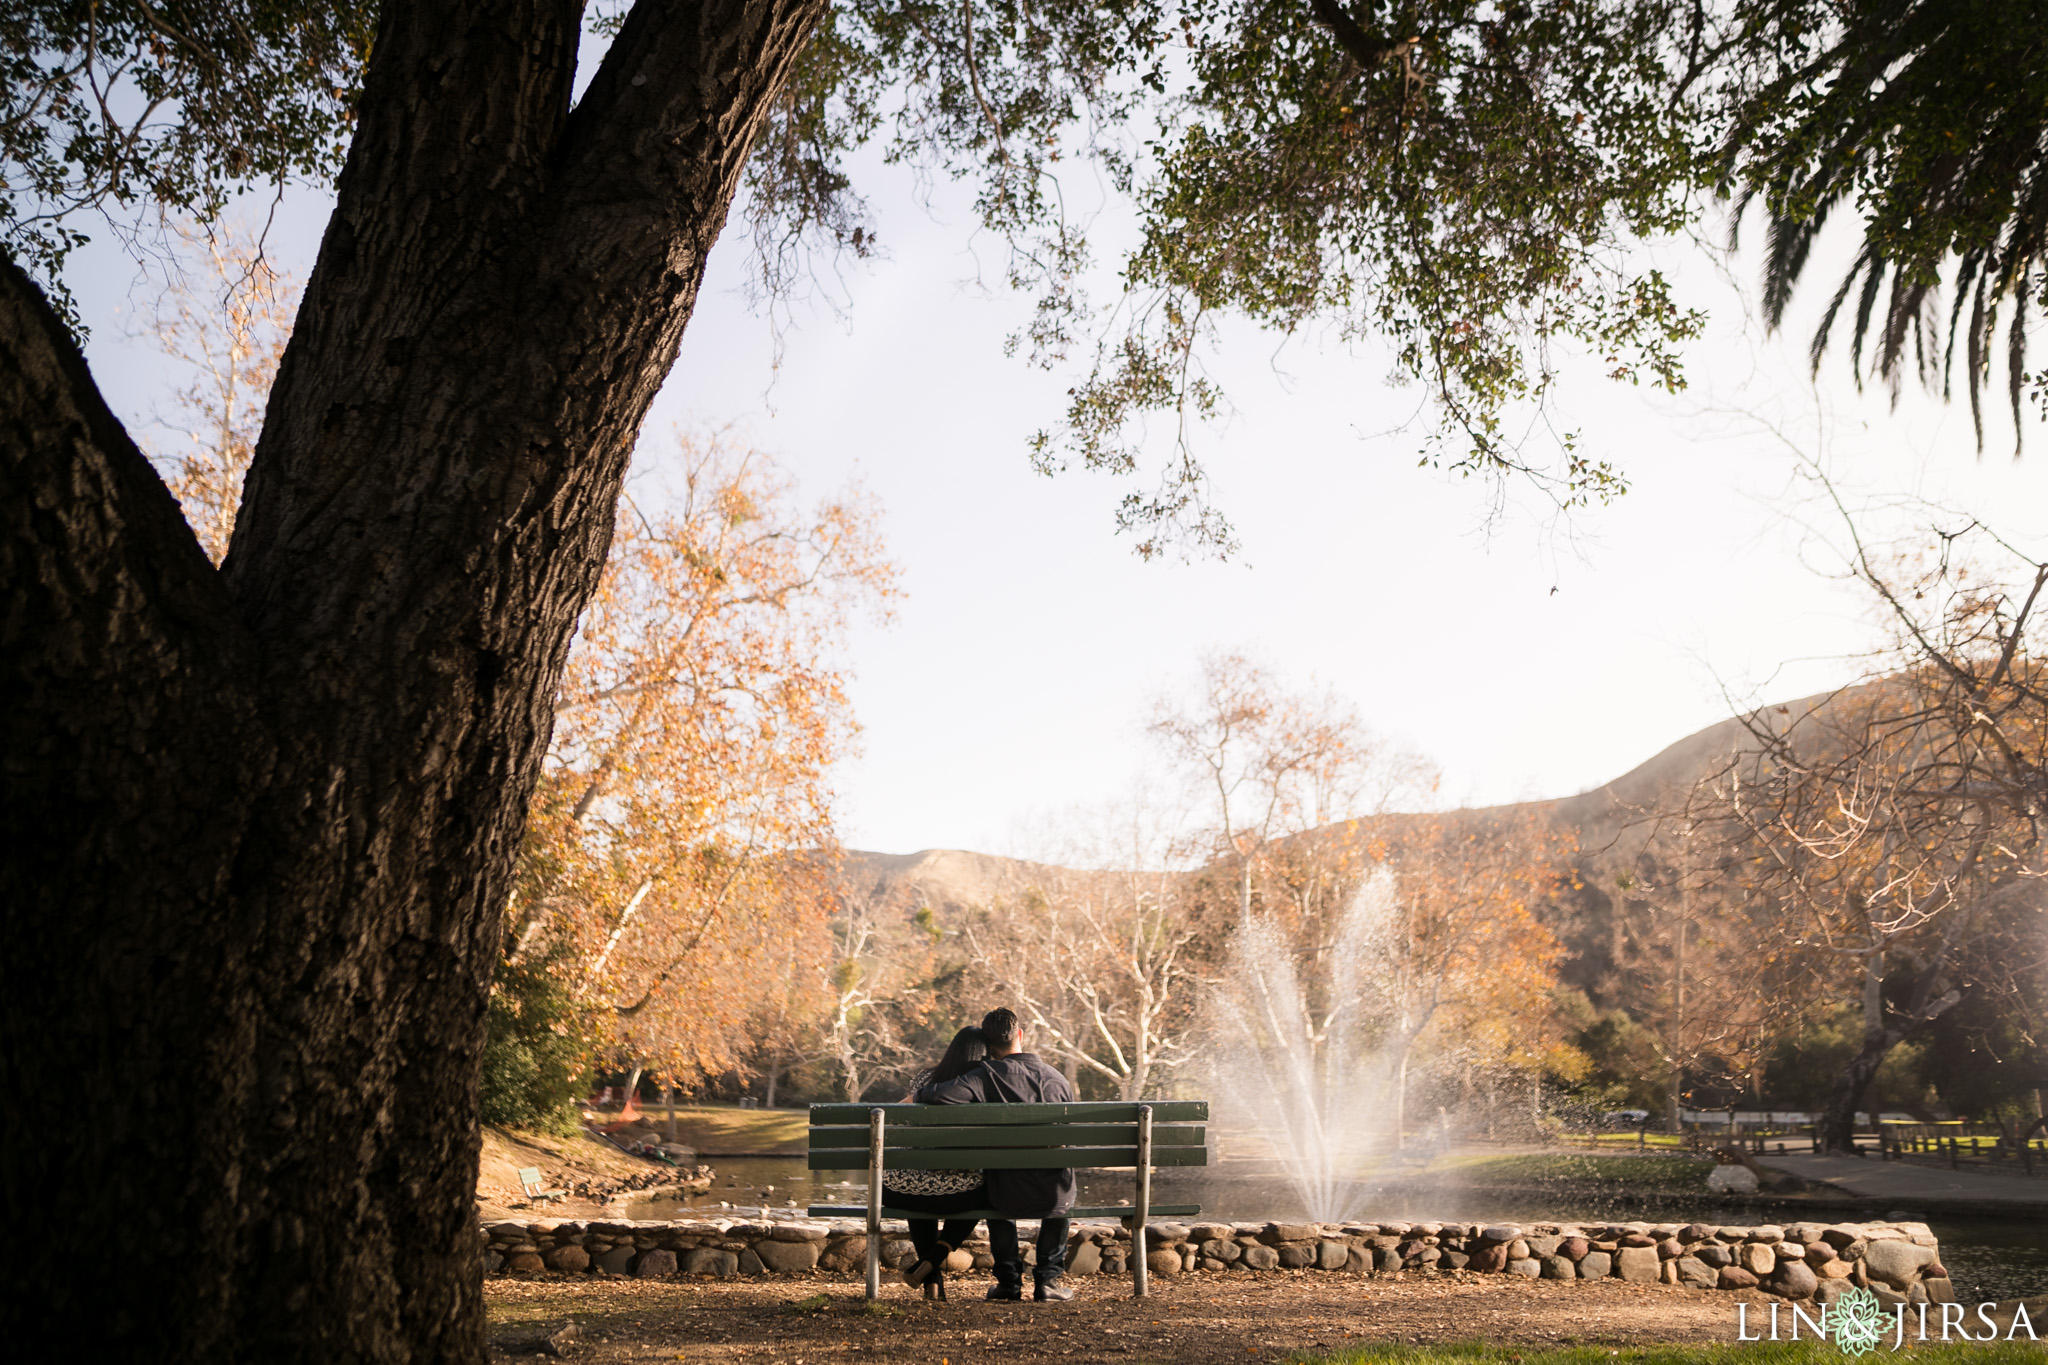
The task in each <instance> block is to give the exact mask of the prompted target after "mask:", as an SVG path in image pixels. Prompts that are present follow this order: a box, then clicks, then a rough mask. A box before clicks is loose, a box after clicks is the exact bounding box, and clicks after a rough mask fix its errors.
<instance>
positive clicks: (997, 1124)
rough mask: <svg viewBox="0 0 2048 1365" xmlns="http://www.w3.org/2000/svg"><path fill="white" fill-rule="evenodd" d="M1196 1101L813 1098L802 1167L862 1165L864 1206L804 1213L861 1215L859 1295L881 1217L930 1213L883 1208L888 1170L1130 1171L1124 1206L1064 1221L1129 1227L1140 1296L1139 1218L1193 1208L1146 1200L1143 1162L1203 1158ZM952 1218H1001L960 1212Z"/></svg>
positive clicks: (873, 1282) (878, 1278)
mask: <svg viewBox="0 0 2048 1365" xmlns="http://www.w3.org/2000/svg"><path fill="white" fill-rule="evenodd" d="M1208 1118H1209V1105H1208V1103H1207V1102H1206V1101H1204V1100H1154V1101H1153V1102H1151V1103H1149V1104H1130V1103H1124V1102H1121V1101H1110V1102H1091V1103H1078V1104H814V1105H812V1106H811V1135H810V1168H811V1169H812V1170H814V1171H862V1170H864V1171H866V1172H867V1173H868V1202H867V1203H866V1205H864V1206H863V1205H855V1204H847V1205H840V1204H813V1205H811V1207H810V1216H811V1217H813V1218H860V1217H865V1218H866V1219H867V1224H868V1297H869V1298H870V1299H872V1298H875V1297H876V1296H878V1295H879V1294H880V1293H881V1290H882V1259H881V1256H882V1220H883V1219H884V1218H929V1217H931V1216H932V1215H931V1214H928V1213H919V1212H917V1211H915V1210H911V1209H895V1208H890V1207H889V1206H888V1205H887V1203H886V1202H885V1201H886V1198H887V1193H886V1191H884V1190H883V1189H882V1172H883V1170H884V1169H886V1168H888V1167H894V1168H896V1169H898V1170H912V1171H951V1170H969V1171H972V1170H984V1171H986V1170H1006V1171H1057V1170H1062V1169H1064V1168H1066V1167H1070V1166H1072V1167H1080V1168H1087V1169H1093V1170H1102V1169H1110V1170H1120V1169H1124V1168H1129V1169H1130V1170H1132V1171H1134V1172H1135V1173H1136V1176H1135V1180H1134V1182H1133V1183H1134V1186H1135V1188H1134V1190H1133V1195H1134V1197H1133V1199H1132V1201H1131V1202H1130V1203H1128V1204H1112V1205H1107V1206H1104V1207H1099V1208H1095V1207H1077V1208H1073V1209H1069V1210H1068V1211H1067V1215H1066V1216H1067V1217H1069V1218H1120V1219H1122V1220H1123V1223H1124V1226H1125V1227H1127V1228H1129V1229H1131V1287H1132V1292H1133V1294H1136V1295H1143V1294H1144V1293H1145V1290H1146V1283H1145V1221H1146V1219H1148V1218H1151V1217H1155V1216H1157V1217H1162V1218H1192V1217H1194V1216H1195V1215H1196V1214H1198V1213H1200V1212H1201V1211H1202V1209H1201V1206H1200V1205H1199V1204H1170V1205H1155V1204H1153V1203H1152V1168H1153V1167H1155V1166H1206V1165H1208V1164H1209V1147H1208V1130H1207V1129H1206V1128H1204V1127H1203V1125H1204V1124H1205V1123H1206V1122H1207V1121H1208ZM951 1216H955V1217H961V1218H1008V1217H1010V1216H1011V1215H1009V1214H1006V1213H998V1212H997V1211H996V1210H994V1209H968V1210H965V1211H963V1212H961V1213H959V1214H957V1215H951Z"/></svg>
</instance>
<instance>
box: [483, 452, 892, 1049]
mask: <svg viewBox="0 0 2048 1365" xmlns="http://www.w3.org/2000/svg"><path fill="white" fill-rule="evenodd" d="M677 446H678V449H677V453H676V455H675V456H674V459H673V461H672V463H673V465H674V467H675V468H676V469H677V470H678V471H679V487H678V489H677V491H676V495H675V496H674V498H673V500H672V502H669V503H667V504H663V503H659V502H657V501H656V500H655V499H654V498H652V497H649V498H647V500H646V502H645V503H644V504H643V503H642V502H641V501H639V500H636V499H628V500H627V501H626V502H624V503H622V505H621V507H620V512H619V521H618V529H617V532H616V534H615V537H614V540H613V543H612V549H611V554H610V558H609V560H608V561H607V564H606V566H605V572H604V577H603V580H602V582H601V583H600V585H599V588H598V591H597V594H596V596H595V597H594V599H593V600H592V602H591V604H590V606H589V608H588V609H587V611H586V612H585V614H584V617H583V620H582V622H581V624H580V626H579V629H578V632H577V636H576V639H575V642H574V645H573V646H572V649H571V652H570V656H569V660H568V664H567V667H566V669H565V670H564V673H563V677H562V682H561V687H560V691H559V694H558V697H557V702H556V711H555V729H554V737H553V740H552V742H551V744H550V746H549V751H548V756H547V761H546V767H545V771H544V773H543V775H542V778H541V782H540V786H539V789H538V790H537V791H536V793H535V795H534V800H533V804H532V808H531V812H530V815H529V819H528V831H527V837H526V844H525V848H524V850H523V852H522V855H521V858H520V864H519V876H518V881H517V888H516V891H515V893H514V897H513V907H512V911H513V913H512V916H511V920H510V923H511V925H512V926H513V940H512V948H511V951H512V953H513V955H514V956H515V957H517V956H520V955H523V954H529V953H535V952H539V951H543V950H547V951H551V952H552V953H553V955H554V958H555V960H556V961H558V962H559V964H560V966H559V970H560V971H561V972H563V973H564V974H565V975H567V976H568V977H569V978H570V979H571V980H572V981H573V989H574V992H575V994H576V996H577V998H578V999H579V1000H580V1001H582V1002H583V1003H584V1004H585V1005H586V1007H587V1008H589V1009H590V1010H591V1011H592V1012H593V1013H594V1015H595V1016H596V1019H597V1021H598V1025H599V1035H600V1037H601V1038H602V1040H603V1043H604V1046H605V1047H606V1049H607V1050H609V1051H610V1052H611V1053H612V1054H613V1055H614V1056H615V1057H616V1059H618V1060H621V1061H625V1062H628V1063H631V1064H644V1065H646V1066H647V1067H649V1068H650V1069H651V1070H654V1071H656V1072H658V1073H661V1074H662V1075H664V1076H665V1077H667V1078H668V1079H670V1080H672V1081H675V1082H679V1083H682V1084H685V1085H687V1084H690V1083H692V1082H694V1081H696V1080H698V1079H700V1078H702V1077H704V1076H706V1075H710V1074H715V1073H719V1072H723V1071H727V1070H730V1069H733V1068H734V1067H736V1066H738V1065H739V1064H740V1061H741V1057H742V1054H743V1052H744V1050H745V1048H746V1046H747V1043H748V1041H749V1039H748V1038H747V1036H746V1034H747V1027H746V1026H747V1021H748V1019H749V1017H750V1016H751V1015H754V1014H756V1013H758V1011H759V1009H760V1007H761V1006H762V1004H763V1000H762V999H761V998H759V997H762V996H763V993H764V992H767V991H770V990H773V991H777V992H782V993H783V994H784V995H786V994H787V992H788V991H789V990H790V989H791V987H792V982H791V981H790V980H789V979H787V978H788V973H786V972H782V971H779V970H777V971H757V970H756V968H757V967H761V966H764V965H765V964H783V965H787V964H790V963H792V962H797V963H805V964H816V965H815V969H814V970H811V971H810V972H809V975H814V976H817V977H818V980H817V982H816V983H815V989H816V992H817V994H818V997H819V998H820V1000H822V998H823V995H824V993H825V991H826V989H827V987H828V986H829V983H828V982H826V981H825V980H824V979H823V972H824V970H825V966H826V964H827V963H828V961H829V959H830V958H831V955H832V954H831V947H830V941H829V934H828V932H827V926H826V920H827V915H828V911H829V902H830V894H831V874H832V870H833V864H834V854H835V847H836V845H835V841H834V837H833V827H832V799H833V791H832V787H831V784H830V780H829V779H830V770H831V767H832V764H833V763H834V761H835V760H837V759H838V758H840V757H841V756H842V755H844V754H845V753H846V752H847V751H848V749H849V747H850V745H851V744H852V742H853V739H854V736H855V733H856V726H855V724H854V720H853V715H852V710H851V707H850V705H849V703H848V700H847V695H846V682H847V672H846V669H845V667H844V666H843V664H841V663H839V662H837V660H838V657H839V654H840V651H841V647H842V645H843V643H844V639H845V636H846V632H847V630H848V628H849V626H850V624H851V621H852V619H853V616H854V614H855V613H856V612H858V611H861V610H872V611H876V612H878V613H882V614H886V611H887V606H888V602H889V600H890V599H891V598H892V597H893V595H894V594H895V591H896V588H895V570H894V568H893V566H892V565H890V564H889V563H888V561H887V560H886V559H885V558H884V556H883V554H882V549H881V545H880V541H879V536H878V532H877V527H876V515H875V511H874V509H873V507H872V506H871V505H870V504H869V503H867V502H866V501H864V500H863V499H862V498H860V497H859V496H857V495H848V496H843V497H840V498H836V499H829V500H827V501H825V502H824V503H822V504H820V505H819V506H817V507H816V508H814V509H811V510H808V511H806V510H804V509H802V508H801V507H800V506H799V504H798V502H797V500H796V495H795V488H794V485H793V482H792V480H790V478H789V477H788V476H787V475H785V474H783V473H782V472H781V471H779V470H778V469H776V467H775V466H774V465H773V464H772V462H770V461H769V460H768V459H767V458H766V457H764V456H762V455H761V454H759V453H758V452H754V451H751V450H749V449H747V448H745V447H744V446H743V445H741V444H740V443H739V442H737V441H736V440H734V439H733V438H732V437H731V436H730V435H728V434H724V433H720V434H714V435H711V436H708V437H702V438H689V437H680V436H679V437H678V438H677ZM806 980H808V977H807V978H806ZM785 1004H786V1002H785Z"/></svg>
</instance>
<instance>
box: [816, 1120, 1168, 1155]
mask: <svg viewBox="0 0 2048 1365" xmlns="http://www.w3.org/2000/svg"><path fill="white" fill-rule="evenodd" d="M1208 1132H1209V1130H1208V1129H1207V1128H1205V1127H1203V1126H1202V1125H1200V1124H1196V1123H1189V1124H1168V1125H1164V1126H1161V1127H1155V1128H1153V1130H1152V1144H1153V1145H1154V1146H1155V1147H1204V1146H1207V1145H1208ZM882 1135H883V1141H884V1142H886V1143H887V1144H888V1147H889V1150H891V1151H894V1150H895V1149H897V1148H899V1147H1135V1146H1137V1145H1138V1125H1137V1124H1135V1123H1006V1124H1002V1125H1000V1126H998V1127H993V1128H979V1127H976V1128H953V1127H948V1128H890V1127H887V1126H886V1125H885V1126H884V1127H883V1130H882ZM810 1147H811V1150H812V1151H814V1152H815V1151H822V1150H826V1149H836V1148H854V1147H858V1148H859V1149H860V1150H861V1151H863V1152H865V1151H866V1150H867V1149H868V1128H867V1125H866V1124H862V1125H861V1126H860V1127H858V1128H854V1127H850V1126H849V1127H838V1126H834V1127H830V1128H822V1127H821V1128H813V1129H811V1135H810Z"/></svg>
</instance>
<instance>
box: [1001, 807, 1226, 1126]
mask: <svg viewBox="0 0 2048 1365" xmlns="http://www.w3.org/2000/svg"><path fill="white" fill-rule="evenodd" d="M1150 815H1151V813H1150V812H1148V811H1146V810H1145V809H1144V808H1143V807H1142V806H1136V805H1133V806H1127V807H1112V808H1110V809H1108V810H1106V811H1104V812H1102V813H1101V817H1100V821H1099V823H1097V824H1095V826H1094V827H1093V828H1091V829H1085V830H1071V831H1069V832H1068V834H1069V837H1068V840H1067V842H1066V843H1065V844H1064V845H1063V846H1062V847H1061V848H1060V849H1058V850H1056V851H1055V850H1047V852H1048V854H1049V855H1052V856H1058V857H1059V858H1060V860H1061V861H1062V862H1065V863H1068V864H1070V866H1066V867H1048V868H1046V869H1045V871H1044V872H1043V873H1042V874H1040V875H1039V876H1037V877H1035V878H1034V879H1033V880H1032V881H1031V882H1030V883H1029V884H1028V885H1026V886H1022V887H1019V888H1018V889H1017V891H1016V893H1015V894H1014V895H1013V896H1011V897H1010V898H1008V899H1006V900H1004V901H1002V902H999V903H998V904H996V905H994V906H991V907H989V912H988V913H987V914H986V915H985V916H982V917H980V918H979V920H978V921H975V922H970V923H969V924H968V925H967V926H966V929H965V931H964V932H965V934H966V937H967V940H968V943H969V944H970V946H971V948H972V949H973V952H974V963H975V966H976V967H977V969H978V970H979V971H980V972H981V973H982V974H983V975H984V976H985V977H986V978H987V979H988V980H989V981H990V982H992V983H993V984H994V985H995V986H996V987H997V988H998V989H1000V990H1001V991H1002V993H1003V995H1004V997H1005V998H1006V999H1008V1000H1011V1001H1013V1002H1015V1004H1016V1005H1017V1006H1019V1007H1021V1008H1020V1010H1019V1012H1020V1013H1022V1014H1023V1015H1024V1016H1025V1017H1026V1020H1027V1022H1028V1023H1029V1025H1030V1027H1031V1031H1032V1037H1033V1040H1034V1043H1035V1044H1036V1045H1037V1046H1038V1047H1039V1048H1040V1049H1041V1050H1044V1051H1047V1052H1050V1053H1051V1054H1052V1055H1053V1056H1054V1057H1056V1058H1058V1059H1059V1060H1060V1061H1061V1062H1063V1063H1065V1064H1067V1065H1068V1066H1070V1067H1071V1068H1074V1069H1075V1070H1077V1071H1079V1072H1081V1073H1085V1074H1087V1075H1089V1076H1091V1077H1094V1078H1099V1081H1098V1083H1106V1084H1107V1085H1108V1086H1109V1087H1110V1088H1111V1089H1113V1090H1114V1092H1115V1095H1116V1097H1117V1098H1118V1099H1125V1100H1135V1099H1143V1098H1147V1097H1149V1096H1156V1095H1160V1094H1163V1093H1166V1092H1167V1087H1168V1084H1169V1082H1168V1080H1167V1078H1168V1077H1170V1076H1171V1074H1172V1073H1173V1069H1174V1068H1176V1067H1178V1066H1179V1065H1181V1064H1182V1063H1183V1062H1185V1061H1186V1060H1187V1056H1188V1034H1189V1032H1190V1030H1191V1028H1192V1026H1193V1024H1194V1010H1193V1006H1194V1002H1195V994H1196V990H1197V982H1196V963H1195V960H1194V953H1193V951H1192V950H1191V946H1190V945H1191V944H1192V943H1193V941H1194V940H1195V939H1196V937H1197V933H1198V926H1197V924H1196V921H1195V917H1194V914H1193V907H1192V906H1191V905H1190V903H1189V902H1188V900H1187V898H1186V896H1185V894H1184V890H1185V883H1186V880H1187V879H1186V878H1185V877H1184V876H1181V875H1177V874H1176V873H1175V872H1174V871H1173V870H1172V869H1171V868H1169V867H1168V866H1166V854H1167V849H1166V847H1165V842H1164V840H1163V839H1161V838H1160V837H1159V835H1158V831H1157V830H1156V829H1153V828H1151V827H1150V826H1151V824H1152V822H1151V820H1150V818H1149V817H1150Z"/></svg>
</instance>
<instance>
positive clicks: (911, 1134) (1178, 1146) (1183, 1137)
mask: <svg viewBox="0 0 2048 1365" xmlns="http://www.w3.org/2000/svg"><path fill="white" fill-rule="evenodd" d="M1146 1104H1147V1105H1149V1107H1150V1108H1151V1110H1152V1161H1151V1164H1152V1165H1154V1166H1206V1165H1207V1164H1208V1162H1209V1150H1208V1129H1207V1128H1205V1127H1204V1126H1203V1125H1204V1124H1205V1123H1206V1122H1207V1120H1208V1118H1209V1105H1208V1103H1207V1102H1206V1101H1203V1100H1149V1101H1146ZM1138 1108H1139V1106H1138V1105H1137V1104H1135V1103H1125V1102H1123V1101H1117V1100H1108V1101H1089V1102H1082V1103H1075V1104H814V1105H812V1106H811V1131H810V1153H809V1160H810V1168H811V1169H812V1170H814V1171H853V1170H866V1169H867V1167H868V1160H869V1151H868V1147H869V1136H870V1130H869V1126H868V1125H869V1122H870V1119H869V1116H870V1115H871V1114H872V1113H873V1112H874V1111H875V1110H877V1109H879V1110H881V1111H882V1164H883V1165H884V1166H885V1167H888V1168H891V1169H894V1170H899V1171H900V1170H912V1171H932V1170H940V1171H949V1170H970V1171H971V1170H1030V1171H1043V1170H1060V1169H1062V1168H1065V1167H1070V1166H1085V1167H1094V1168H1098V1169H1099V1168H1103V1167H1108V1168H1111V1169H1115V1168H1119V1167H1136V1166H1137V1164H1138Z"/></svg>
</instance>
